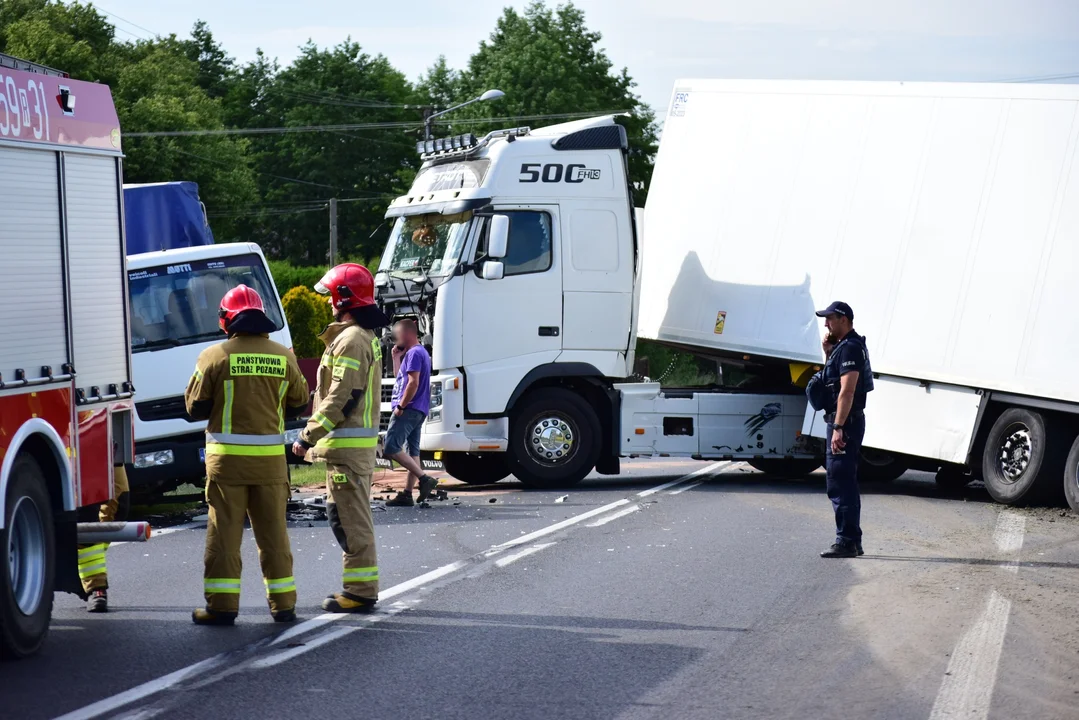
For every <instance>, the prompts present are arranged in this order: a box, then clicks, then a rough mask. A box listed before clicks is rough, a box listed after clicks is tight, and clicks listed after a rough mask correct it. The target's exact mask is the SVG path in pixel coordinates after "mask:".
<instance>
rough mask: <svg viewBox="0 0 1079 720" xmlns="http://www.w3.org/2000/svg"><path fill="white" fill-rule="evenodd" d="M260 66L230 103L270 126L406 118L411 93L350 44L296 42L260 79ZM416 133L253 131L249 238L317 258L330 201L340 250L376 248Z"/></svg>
mask: <svg viewBox="0 0 1079 720" xmlns="http://www.w3.org/2000/svg"><path fill="white" fill-rule="evenodd" d="M268 71H269V66H268V65H266V64H265V63H263V64H262V65H261V66H255V67H252V66H248V67H247V68H245V69H244V73H245V74H248V75H249V77H247V78H246V80H247V84H246V85H244V87H243V90H242V93H243V96H242V97H241V96H240V93H241V91H239V90H238V91H237V93H236V99H237V102H236V104H235V105H234V108H235V109H236V110H237V112H239V110H240V109H241V108H243V109H244V111H245V112H253V111H256V110H257V111H259V112H260V113H261V114H262V121H261V122H265V123H272V126H274V127H277V126H285V127H295V128H305V127H310V126H314V125H345V124H356V123H384V122H391V123H394V122H403V121H409V122H416V123H418V122H419V121H420V119H421V116H420V110H419V108H418V107H414V106H413V105H414V101H415V97H414V91H413V88H412V86H411V84H410V83H409V82H408V80H407V79H406V78H405V76H404V75H403V74H401V73H400V72H399V71H397V70H396V69H395V68H394V67H393V66H392V65H391V64H390V62H389V60H387V59H386V58H385V57H383V56H382V55H377V56H371V55H368V54H367V53H364V52H363V51H362V48H361V47H360V46H359V45H358V44H357V43H354V42H352V41H346V42H343V43H341V44H340V45H338V46H336V47H334V48H332V49H319V48H318V47H316V46H315V45H314V44H313V43H309V44H308V45H306V46H305V47H304V48H303V49H302V50H301V52H300V55H299V57H297V58H296V60H295V61H294V62H293V63H292V65H290V66H289V67H287V68H285V69H284V70H281V71H280V72H278V73H276V74H274V75H273V76H272V80H269V82H266V80H267V79H268V77H269V74H268ZM415 140H416V134H415V132H414V131H409V130H406V129H401V128H387V129H384V130H379V129H375V130H363V131H352V130H349V131H321V132H308V131H303V132H288V133H283V134H274V135H269V136H266V137H265V138H262V137H259V138H257V139H256V140H255V143H254V149H255V153H256V156H257V160H256V163H257V164H256V168H257V169H258V171H259V172H260V173H261V175H260V176H259V183H260V186H261V191H262V196H263V199H264V203H265V206H266V209H265V210H264V211H263V212H262V213H261V214H260V215H258V216H256V217H255V218H254V219H253V220H252V223H253V226H254V229H255V232H256V239H257V241H258V242H259V243H261V244H262V245H263V248H264V249H265V250H267V252H269V253H270V254H271V255H273V256H274V257H276V258H281V259H288V260H290V261H291V262H293V263H295V264H321V263H324V262H326V259H327V252H328V245H329V233H328V214H327V212H326V211H325V203H326V200H328V199H329V198H331V197H338V198H341V199H342V202H341V203H340V204H339V205H338V218H337V222H338V248H339V252H340V253H341V255H342V256H350V257H357V256H358V257H369V256H371V255H372V254H375V253H377V252H379V251H381V249H382V246H383V243H384V242H385V233H384V232H383V233H380V234H375V235H374V236H372V233H375V232H376V231H377V230H378V229H379V228H380V226H381V225H382V223H383V219H382V218H383V214H384V212H385V209H386V205H387V203H388V199H387V198H388V197H389V196H393V195H397V194H401V193H403V192H404V191H405V190H406V189H407V183H408V181H409V180H411V175H412V173H413V172H414V167H415V164H416V161H417V158H416V155H415Z"/></svg>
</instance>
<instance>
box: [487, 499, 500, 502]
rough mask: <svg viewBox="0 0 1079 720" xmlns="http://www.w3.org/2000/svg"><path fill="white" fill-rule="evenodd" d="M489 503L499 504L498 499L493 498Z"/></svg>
mask: <svg viewBox="0 0 1079 720" xmlns="http://www.w3.org/2000/svg"><path fill="white" fill-rule="evenodd" d="M487 502H489V503H496V502H498V498H491V499H490V500H488V501H487Z"/></svg>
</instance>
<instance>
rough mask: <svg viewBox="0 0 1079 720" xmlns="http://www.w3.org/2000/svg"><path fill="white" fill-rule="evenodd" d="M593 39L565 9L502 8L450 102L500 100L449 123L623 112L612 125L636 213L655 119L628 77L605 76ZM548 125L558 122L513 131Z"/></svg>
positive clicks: (577, 14) (652, 149)
mask: <svg viewBox="0 0 1079 720" xmlns="http://www.w3.org/2000/svg"><path fill="white" fill-rule="evenodd" d="M601 38H602V36H601V35H600V33H598V32H594V31H591V30H589V29H588V28H587V26H586V25H585V17H584V13H583V12H582V11H581V10H579V9H578V8H577V7H576V6H574V5H573V4H572V3H567V4H566V5H561V6H559V7H557V8H555V9H551V8H549V7H547V6H546V5H545V4H544V3H543V2H533V3H532V4H530V5H529V6H528V7H527V8H526V9H525V11H524V13H523V14H521V13H518V12H517V11H516V10H514V9H513V8H506V9H505V10H504V11H503V14H502V17H500V18H499V20H498V24H497V25H496V27H495V31H494V32H493V33H492V34H491V37H490V40H488V41H485V42H482V43H480V47H479V50H478V51H477V52H476V54H474V55H473V56H472V58H471V59H470V60H469V63H468V69H467V70H466V71H465V72H463V73H462V74H461V77H460V81H459V85H460V93H459V94H458V96H457V97H458V101H462V100H466V99H469V98H473V97H476V96H478V95H480V94H481V93H483V92H484V91H485V90H488V89H491V88H498V89H499V90H502V91H503V92H504V93H506V96H505V97H504V98H503V99H502V100H499V101H497V102H489V103H477V104H475V105H472V106H470V107H469V108H467V109H465V110H463V111H462V112H461V115H460V116H457V115H455V116H453V117H462V118H464V117H471V118H485V117H488V118H490V117H513V116H525V115H553V114H561V113H582V112H594V113H596V114H599V113H602V112H611V111H619V112H621V111H628V112H629V113H630V116H629V117H625V118H620V119H619V123H620V124H622V125H624V126H625V128H626V131H627V134H628V136H629V142H630V151H629V175H630V181H631V183H632V185H633V188H634V202H635V204H636V205H637V206H643V204H644V200H645V195H646V192H647V186H648V180H649V178H650V177H651V175H652V158H653V157H654V155H655V153H656V147H657V140H656V124H655V114H654V113H653V112H652V110H651V109H650V108H649V107H648V106H647V105H646V104H644V103H643V102H642V101H641V99H640V98H639V97H638V96H637V95H636V94H635V93H634V92H633V88H634V87H636V83H635V82H633V79H632V78H631V77H630V75H629V73H628V71H627V70H626V69H625V68H623V69H622V70H621V71H618V72H614V71H613V65H612V63H611V61H610V60H609V59H608V58H607V55H606V53H604V51H603V49H602V48H600V47H599V42H600V40H601ZM437 67H438V66H437V65H436V68H437ZM432 70H434V68H433V69H432ZM449 122H450V123H452V122H453V121H452V120H450V121H449ZM554 122H559V120H556V119H552V120H534V121H522V122H521V123H520V124H531V125H533V126H542V125H548V124H551V123H554ZM507 124H513V123H511V122H508V121H503V122H497V123H494V124H492V125H491V126H487V127H484V131H486V129H492V128H494V127H504V126H506V125H507Z"/></svg>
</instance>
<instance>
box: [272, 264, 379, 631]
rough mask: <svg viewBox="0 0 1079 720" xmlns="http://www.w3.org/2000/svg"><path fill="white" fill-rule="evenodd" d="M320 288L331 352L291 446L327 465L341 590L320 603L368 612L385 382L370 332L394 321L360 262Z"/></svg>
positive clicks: (374, 569)
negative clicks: (310, 410) (327, 310)
mask: <svg viewBox="0 0 1079 720" xmlns="http://www.w3.org/2000/svg"><path fill="white" fill-rule="evenodd" d="M315 290H317V291H318V292H319V293H321V294H323V295H329V302H330V304H331V306H332V307H333V312H334V319H335V322H333V323H330V325H328V326H327V327H326V330H325V331H323V333H322V334H321V335H320V336H319V338H320V339H321V340H322V341H323V342H324V343H325V344H326V352H325V353H324V354H323V355H322V363H321V364H320V366H319V372H318V388H317V390H316V391H315V403H316V408H315V413H314V414H313V415H312V416H311V419H310V420H309V421H308V422H307V427H305V428H304V429H303V431H302V432H301V433H300V439H299V440H298V441H297V442H296V443H295V444H294V445H293V448H292V449H293V452H294V453H295V454H297V455H300V456H301V457H306V458H307V459H308V460H309V461H312V462H325V463H326V487H327V493H328V495H329V500H328V502H327V503H326V510H327V515H328V516H329V519H330V527H331V528H332V529H333V534H334V536H335V537H336V538H337V542H338V544H340V546H341V550H342V551H343V568H344V569H343V573H342V578H341V580H342V587H343V589H342V590H341V591H340V592H337V593H334V594H333V595H330V596H329V597H327V598H326V600H325V601H323V603H322V608H323V610H326V611H328V612H337V613H342V612H370V611H371V610H373V609H374V607H375V603H376V602H377V601H378V560H377V558H376V553H375V521H374V518H373V517H372V515H371V475H372V473H373V472H374V469H375V452H376V451H375V446H376V445H377V443H378V421H379V411H380V407H381V388H382V381H381V378H382V348H381V346H380V342H379V339H378V336H377V335H376V334H375V333H374V332H373V331H374V330H377V329H378V328H381V327H385V326H386V325H389V324H390V321H389V318H387V317H386V315H385V314H384V313H383V312H382V311H381V310H379V308H378V306H377V305H375V298H374V280H373V278H372V277H371V273H370V272H368V270H367V268H365V267H363V266H362V265H357V264H355V263H345V264H342V265H338V266H336V267H334V268H332V269H331V270H330V271H329V272H328V273H326V275H325V276H324V277H323V278H322V280H320V281H319V283H318V284H317V285H316V286H315Z"/></svg>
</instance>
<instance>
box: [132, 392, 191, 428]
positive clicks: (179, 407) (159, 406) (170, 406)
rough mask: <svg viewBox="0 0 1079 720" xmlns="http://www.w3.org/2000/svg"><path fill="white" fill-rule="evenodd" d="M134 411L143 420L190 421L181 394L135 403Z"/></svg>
mask: <svg viewBox="0 0 1079 720" xmlns="http://www.w3.org/2000/svg"><path fill="white" fill-rule="evenodd" d="M135 412H137V413H138V414H139V419H140V420H142V421H143V422H153V421H154V420H187V421H188V422H192V420H191V418H189V417H188V416H187V408H186V406H185V405H184V396H183V395H177V396H175V397H167V398H160V399H158V400H147V401H145V402H140V403H135Z"/></svg>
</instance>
